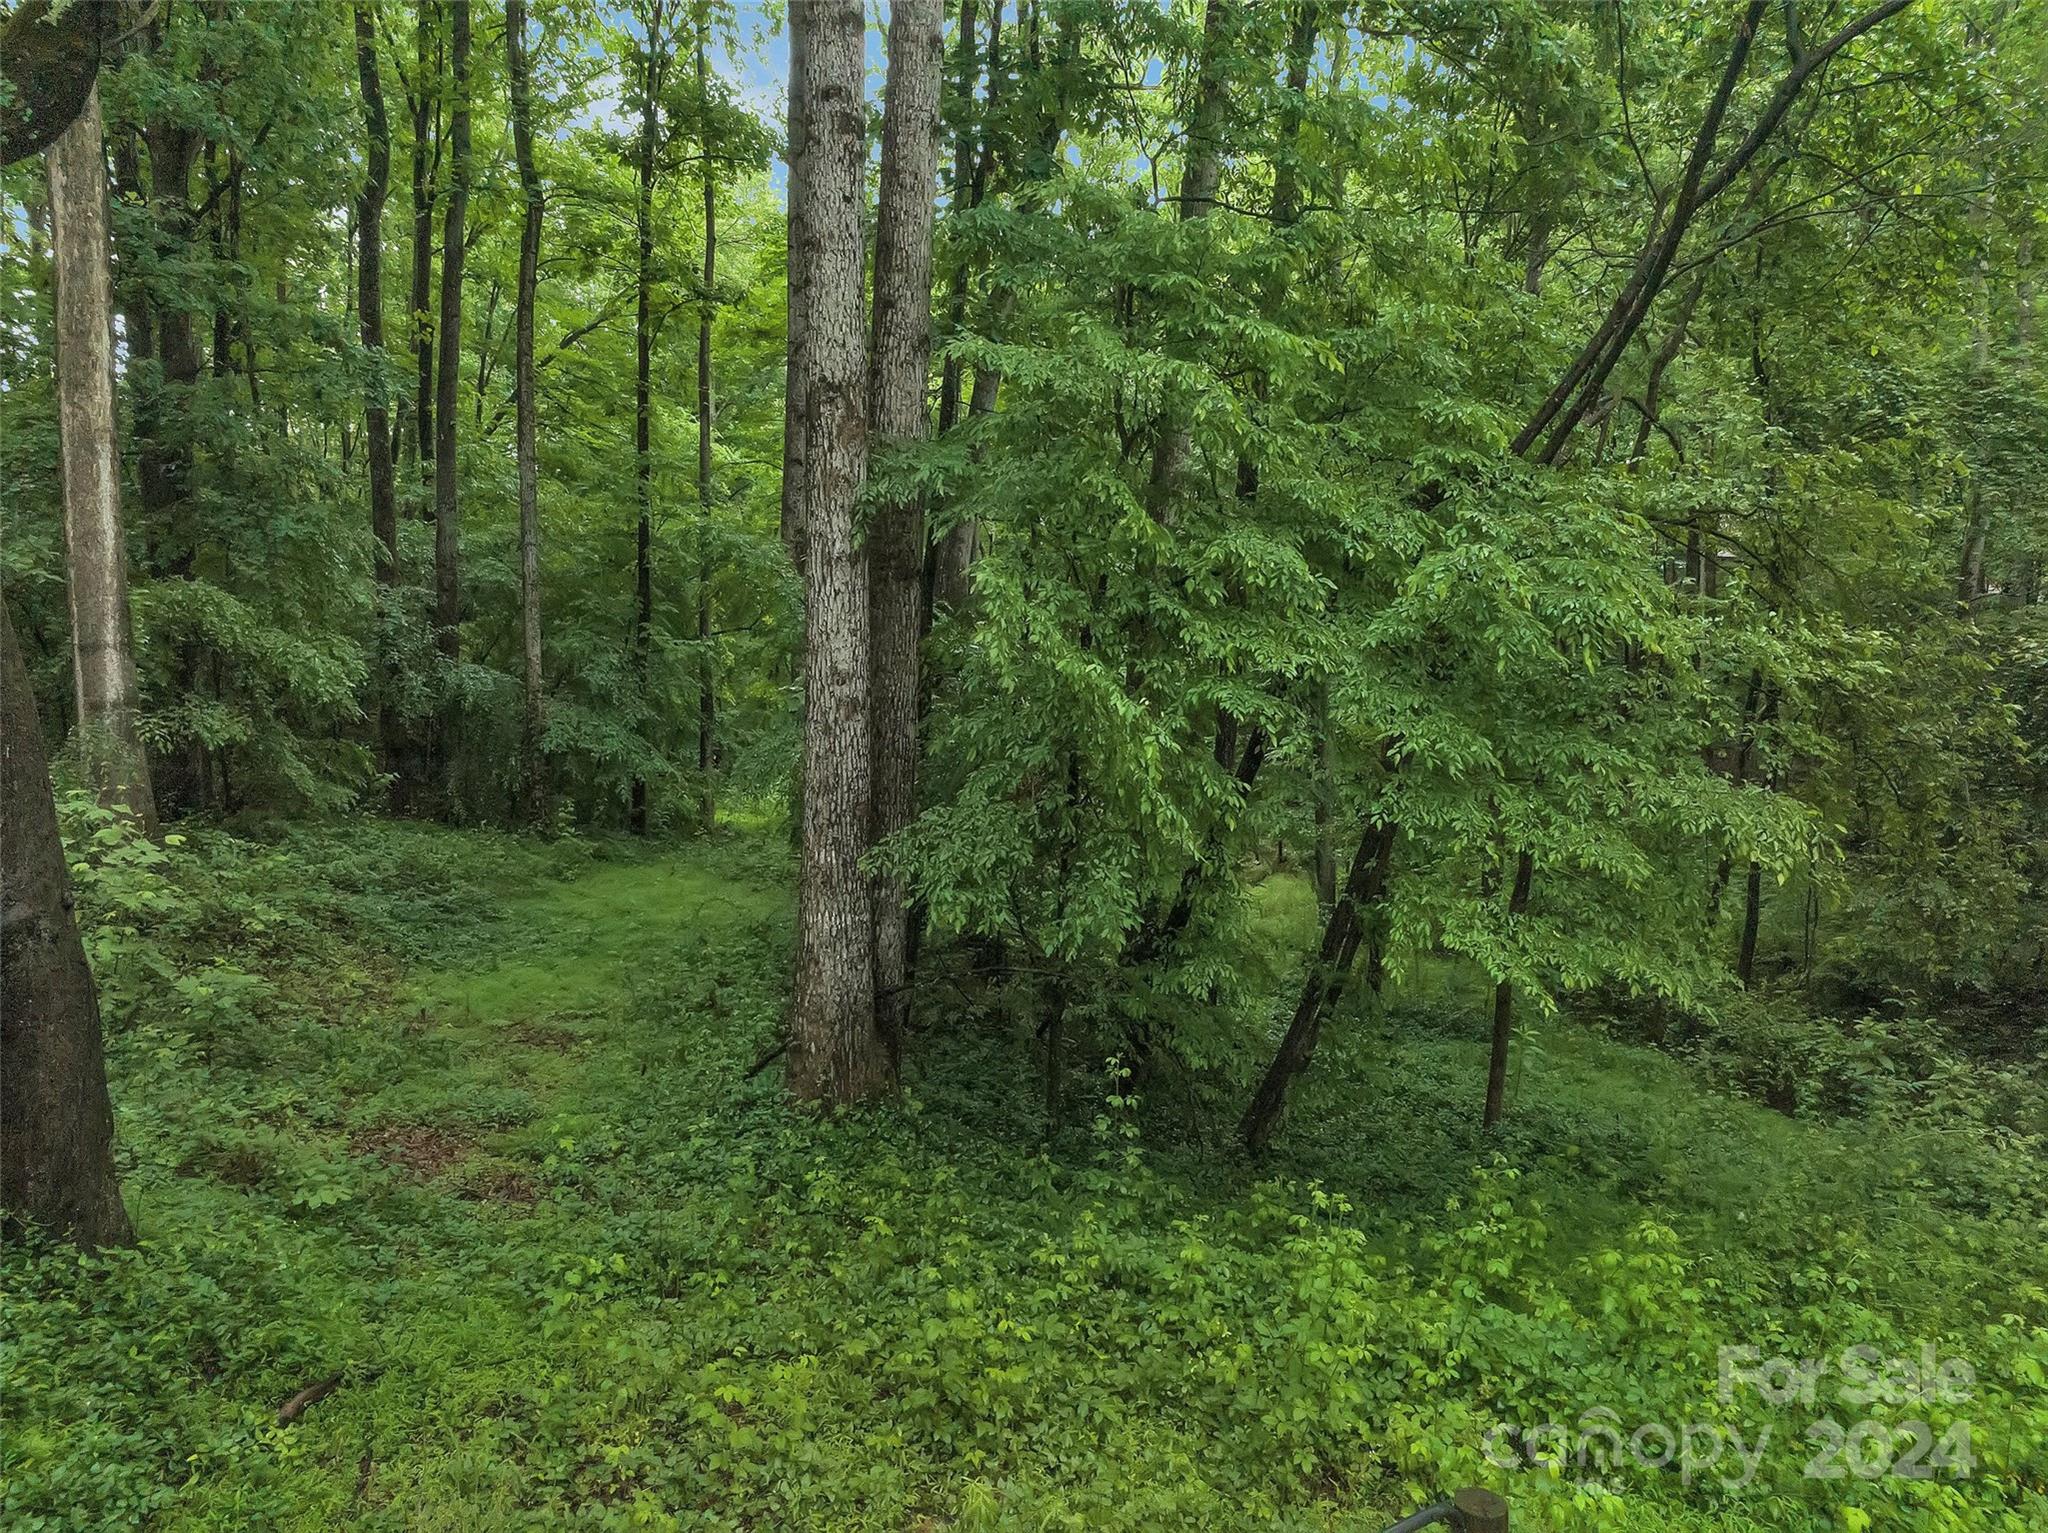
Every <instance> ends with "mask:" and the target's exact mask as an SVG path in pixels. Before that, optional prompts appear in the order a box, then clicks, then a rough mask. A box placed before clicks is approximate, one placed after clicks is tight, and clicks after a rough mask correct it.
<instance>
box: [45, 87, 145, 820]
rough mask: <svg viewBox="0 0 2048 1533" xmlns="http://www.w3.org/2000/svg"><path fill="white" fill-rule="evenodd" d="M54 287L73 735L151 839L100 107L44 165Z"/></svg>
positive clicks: (98, 779)
mask: <svg viewBox="0 0 2048 1533" xmlns="http://www.w3.org/2000/svg"><path fill="white" fill-rule="evenodd" d="M45 164H46V168H47V169H48V172H49V182H50V226H51V244H52V249H53V252H54V262H55V265H54V270H55V272H56V286H57V429H58V435H59V438H60V439H61V442H62V451H63V464H64V545H65V573H66V575H67V577H68V580H69V586H70V595H71V662H72V675H73V680H74V683H75V686H76V694H77V701H78V730H79V735H80V737H81V742H82V744H83V746H84V749H85V755H86V760H87V762H88V764H89V770H90V772H91V776H92V779H93V787H94V789H95V791H96V792H97V793H98V795H99V800H100V802H101V803H102V804H104V805H107V806H108V807H110V808H111V807H118V808H121V809H125V810H126V811H127V812H128V813H129V814H131V815H133V816H134V818H135V819H136V821H137V822H138V823H139V824H140V825H141V826H142V828H143V830H144V832H145V833H146V834H149V835H154V834H155V833H156V798H155V795H154V794H153V793H152V792H151V790H150V781H149V763H148V761H147V759H146V758H145V756H144V754H143V749H142V740H141V737H140V735H139V734H138V733H137V729H136V719H137V714H138V711H139V701H138V697H137V687H136V681H135V649H134V639H133V633H134V628H133V624H132V622H131V620H130V617H129V612H128V547H127V543H126V541H125V539H124V538H123V536H122V532H121V451H120V444H119V441H118V439H117V438H116V435H115V424H114V294H113V270H112V261H111V256H110V254H109V247H108V234H107V214H108V204H107V176H106V149H105V144H104V140H103V136H102V131H101V126H100V99H99V92H98V91H97V90H96V89H95V90H93V91H90V92H88V93H87V95H86V98H85V110H84V111H83V112H82V113H81V114H80V115H79V117H78V119H77V120H76V121H75V122H73V123H72V124H71V126H70V127H69V128H67V129H65V130H64V133H63V134H62V136H60V137H59V138H58V139H57V141H56V142H55V143H53V144H52V145H51V146H50V148H49V150H48V153H47V155H46V160H45Z"/></svg>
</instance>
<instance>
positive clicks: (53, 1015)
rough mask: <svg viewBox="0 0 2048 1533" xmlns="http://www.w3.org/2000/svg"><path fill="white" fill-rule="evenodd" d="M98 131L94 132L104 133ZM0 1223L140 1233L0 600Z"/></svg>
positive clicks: (86, 1238) (21, 679) (38, 754)
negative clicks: (122, 1178) (120, 1163)
mask: <svg viewBox="0 0 2048 1533" xmlns="http://www.w3.org/2000/svg"><path fill="white" fill-rule="evenodd" d="M93 136H94V138H95V139H96V138H97V137H98V135H97V133H95V134H94V135H93ZM0 1219H4V1221H5V1222H6V1223H9V1224H13V1223H17V1222H19V1223H27V1224H33V1225H37V1226H40V1227H42V1228H44V1229H46V1230H48V1231H50V1232H52V1233H54V1234H57V1235H59V1236H62V1237H64V1238H67V1239H71V1240H76V1241H78V1242H79V1243H80V1244H81V1245H86V1246H102V1245H125V1244H127V1243H128V1242H129V1241H130V1240H132V1239H133V1238H134V1235H133V1231H132V1230H131V1229H130V1228H129V1224H128V1212H127V1210H126V1209H124V1208H123V1207H122V1206H121V1188H120V1183H119V1182H118V1181H117V1180H116V1178H115V1175H114V1113H113V1108H112V1106H111V1104H110V1103H109V1102H108V1100H107V1070H106V1063H105V1060H104V1058H103V1057H102V1055H101V1052H100V1008H99V997H98V995H97V993H96V992H95V991H94V989H93V982H92V971H91V970H90V969H89V968H88V967H87V966H86V962H85V948H84V946H83V945H82V944H81V943H80V942H79V940H78V928H77V926H76V925H75V924H74V923H73V921H72V918H71V890H70V887H69V885H68V884H67V882H66V880H65V873H64V845H63V842H62V841H61V840H60V839H59V838H58V835H57V806H56V804H55V802H54V801H53V800H52V798H51V797H50V772H49V766H48V763H47V762H46V761H45V760H44V758H43V732H42V725H41V723H40V722H39V721H38V719H37V718H36V700H35V694H34V693H33V692H32V691H30V689H29V682H28V671H27V670H26V669H25V668H24V667H23V665H22V663H21V651H20V649H19V648H18V647H17V646H16V644H15V641H14V621H13V619H12V618H11V617H10V616H8V614H7V612H6V611H5V610H4V609H0Z"/></svg>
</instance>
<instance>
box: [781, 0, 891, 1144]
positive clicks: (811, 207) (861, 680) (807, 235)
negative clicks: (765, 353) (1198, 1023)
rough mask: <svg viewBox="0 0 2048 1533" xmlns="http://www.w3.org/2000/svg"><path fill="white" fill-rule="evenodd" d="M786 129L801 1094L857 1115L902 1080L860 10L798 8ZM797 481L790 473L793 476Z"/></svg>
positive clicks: (824, 3) (839, 5)
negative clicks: (878, 931)
mask: <svg viewBox="0 0 2048 1533" xmlns="http://www.w3.org/2000/svg"><path fill="white" fill-rule="evenodd" d="M790 20H791V25H792V27H793V29H795V31H796V32H797V33H799V34H800V36H799V38H798V39H797V40H795V41H793V42H792V45H791V48H790V56H791V58H792V59H800V60H801V69H800V71H799V72H798V73H797V74H796V75H795V77H794V78H792V80H791V82H790V115H791V117H792V118H793V119H795V120H796V121H798V122H800V123H801V124H802V133H803V140H802V141H803V149H802V151H801V164H802V172H801V177H800V186H799V188H798V195H799V196H800V197H801V198H802V201H803V206H802V209H801V210H800V211H799V212H797V213H796V214H795V216H794V217H793V218H792V220H791V222H792V225H793V227H794V228H796V229H798V230H800V231H801V239H802V243H801V245H799V246H797V247H795V248H793V249H792V251H791V257H790V259H791V265H792V268H794V267H795V266H796V265H797V264H798V263H799V262H800V263H801V264H802V268H803V274H802V278H801V281H800V282H799V283H792V285H791V288H792V293H793V294H800V296H798V297H794V298H793V300H792V301H793V302H795V303H798V304H800V306H801V307H800V309H799V310H798V311H797V312H796V313H794V314H793V315H792V318H791V329H792V331H793V332H794V331H796V330H797V329H798V328H799V327H800V328H801V331H802V335H803V343H802V348H801V353H800V354H799V355H796V356H794V357H793V358H792V365H791V374H792V378H791V389H792V392H793V395H794V398H795V400H796V402H797V405H798V409H799V411H800V421H801V426H802V431H803V463H802V468H801V474H802V483H803V546H804V550H805V553H804V560H803V567H804V586H805V596H806V603H805V605H806V609H807V613H808V626H807V627H806V630H805V635H804V733H803V739H804V748H803V809H802V848H801V853H800V861H799V868H798V875H797V880H798V881H797V964H796V994H795V1000H794V1005H793V1009H792V1013H791V1018H790V1050H789V1086H790V1089H791V1091H793V1092H794V1093H795V1094H796V1095H797V1096H799V1097H802V1098H808V1099H811V1100H816V1101H823V1102H830V1103H837V1104H846V1103H852V1102H858V1101H862V1100H864V1099H866V1098H869V1097H873V1096H876V1095H878V1094H880V1093H882V1092H885V1091H888V1090H889V1089H891V1087H892V1086H893V1084H894V1071H893V1070H892V1068H891V1056H890V1051H889V1046H888V1040H887V1039H886V1038H884V1037H883V1035H882V1032H881V1030H880V1028H878V1027H877V1026H876V1023H875V1000H874V973H873V968H872V965H873V933H874V919H873V910H872V906H871V903H870V899H869V891H868V880H867V877H866V875H865V874H864V873H863V872H862V870H861V856H862V853H863V852H864V851H865V850H866V848H867V840H868V825H869V813H870V800H871V778H870V771H871V768H870V765H869V759H870V758H869V741H870V738H871V729H870V721H869V704H868V668H869V649H868V580H867V561H866V560H865V559H864V558H863V556H862V553H861V550H860V549H859V548H858V547H857V546H856V543H855V537H854V505H855V502H856V501H857V500H858V498H859V496H860V491H861V485H862V482H863V480H864V479H865V478H866V474H867V431H866V416H867V409H866V397H865V396H866V384H867V357H866V351H867V347H866V345H865V336H864V330H865V327H864V326H863V325H862V323H861V318H862V308H863V305H862V296H863V293H862V287H863V284H862V275H863V273H862V267H863V256H864V241H863V236H862V229H861V212H862V205H863V202H864V200H865V198H864V181H865V176H864V166H865V161H866V154H865V147H866V123H865V113H864V110H863V105H862V97H861V82H862V75H863V68H862V58H863V49H864V44H865V37H864V28H863V25H862V12H861V7H860V5H859V4H858V3H857V0H820V3H819V4H816V5H805V6H798V7H795V8H793V10H792V13H791V18H790ZM784 471H785V473H787V472H789V471H790V470H789V466H788V465H787V464H786V465H785V469H784Z"/></svg>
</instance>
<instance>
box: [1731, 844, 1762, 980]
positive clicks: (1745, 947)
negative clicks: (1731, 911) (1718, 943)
mask: <svg viewBox="0 0 2048 1533" xmlns="http://www.w3.org/2000/svg"><path fill="white" fill-rule="evenodd" d="M1763 904H1764V870H1763V867H1762V865H1761V864H1759V863H1757V862H1756V861H1754V860H1752V861H1751V862H1750V864H1749V882H1748V886H1747V891H1746V895H1745V898H1744V900H1743V905H1742V946H1741V948H1740V949H1739V950H1738V951H1737V953H1736V955H1735V978H1736V979H1737V980H1738V981H1739V982H1740V983H1741V985H1742V988H1743V989H1745V990H1747V989H1748V988H1749V985H1750V981H1751V980H1752V979H1754V978H1755V977H1756V932H1757V925H1758V922H1759V921H1760V920H1761V918H1762V916H1763Z"/></svg>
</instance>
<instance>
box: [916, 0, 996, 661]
mask: <svg viewBox="0 0 2048 1533" xmlns="http://www.w3.org/2000/svg"><path fill="white" fill-rule="evenodd" d="M975 10H976V6H975V5H974V3H973V0H962V4H961V10H960V26H961V41H960V55H959V78H958V81H957V89H958V91H959V93H960V100H961V112H962V117H961V124H960V132H959V137H958V139H957V140H956V141H955V144H954V151H953V184H954V191H953V200H954V203H955V205H956V206H962V205H964V206H966V207H979V206H980V205H981V200H982V198H983V196H984V195H986V193H987V190H988V179H989V173H990V171H991V169H992V168H993V164H994V160H995V130H994V128H993V126H991V124H992V123H993V121H994V119H995V114H996V111H997V108H998V106H999V102H998V100H997V95H996V92H997V90H998V88H999V87H1000V85H1001V83H1002V78H1003V8H1002V6H1001V5H994V6H991V7H990V10H989V18H988V68H987V74H988V95H987V99H986V101H985V102H984V103H983V113H984V118H983V121H982V124H981V128H980V133H979V135H978V136H979V139H980V150H979V153H978V154H977V153H974V152H973V151H974V145H973V137H972V136H970V132H969V130H970V128H971V127H972V125H973V115H972V114H973V97H974V35H973V34H974V13H975ZM970 161H971V163H970ZM967 286H968V271H967V267H966V265H965V264H964V262H963V264H962V265H961V266H960V267H959V268H958V269H957V270H956V271H955V273H954V280H953V292H952V297H951V299H950V300H949V302H950V303H951V305H952V309H951V312H952V316H953V318H952V324H953V329H954V331H955V333H957V332H958V331H959V330H960V328H961V327H962V326H963V325H964V324H965V323H966V315H967ZM1008 307H1009V305H1008V303H1007V302H998V303H997V304H996V305H995V306H994V308H995V314H996V320H997V328H998V330H999V331H1000V328H1001V317H1002V315H1003V314H1004V313H1005V312H1007V309H1008ZM962 366H963V364H962V363H960V362H959V360H958V359H957V358H950V357H949V358H948V359H947V362H946V368H945V371H944V372H943V373H942V374H941V375H940V379H939V431H940V433H941V434H942V435H943V434H944V433H945V432H948V431H950V430H952V429H953V426H954V424H955V422H956V420H957V418H958V416H959V411H960V388H961V370H962ZM1002 382H1003V377H1002V374H1001V373H999V372H996V371H995V370H994V369H993V368H987V367H978V368H976V369H975V371H974V386H973V389H972V391H971V392H970V393H969V395H968V400H967V417H968V419H969V420H976V419H979V418H981V417H984V416H988V415H993V414H994V413H995V408H996V395H997V391H998V390H999V389H1000V388H1001V387H1002ZM980 553H981V526H980V523H978V522H977V521H976V520H975V519H974V518H973V517H971V516H966V517H961V518H960V519H959V520H957V521H955V522H954V524H953V525H952V526H951V527H950V528H948V529H947V531H946V533H945V535H944V536H943V537H941V538H940V539H939V540H938V542H937V543H935V544H934V545H933V547H932V550H931V553H930V555H929V557H930V559H931V576H930V581H929V584H930V586H931V592H930V596H929V598H928V600H927V602H926V621H927V622H929V621H930V618H931V615H932V614H933V613H935V612H937V611H938V610H939V609H940V608H947V609H950V610H952V611H956V612H958V611H964V610H965V609H966V607H967V604H968V602H969V601H970V599H971V598H972V597H973V594H974V585H973V581H972V579H971V578H970V575H969V571H971V570H972V569H973V567H974V561H975V559H976V558H977V557H978V556H979V555H980Z"/></svg>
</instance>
